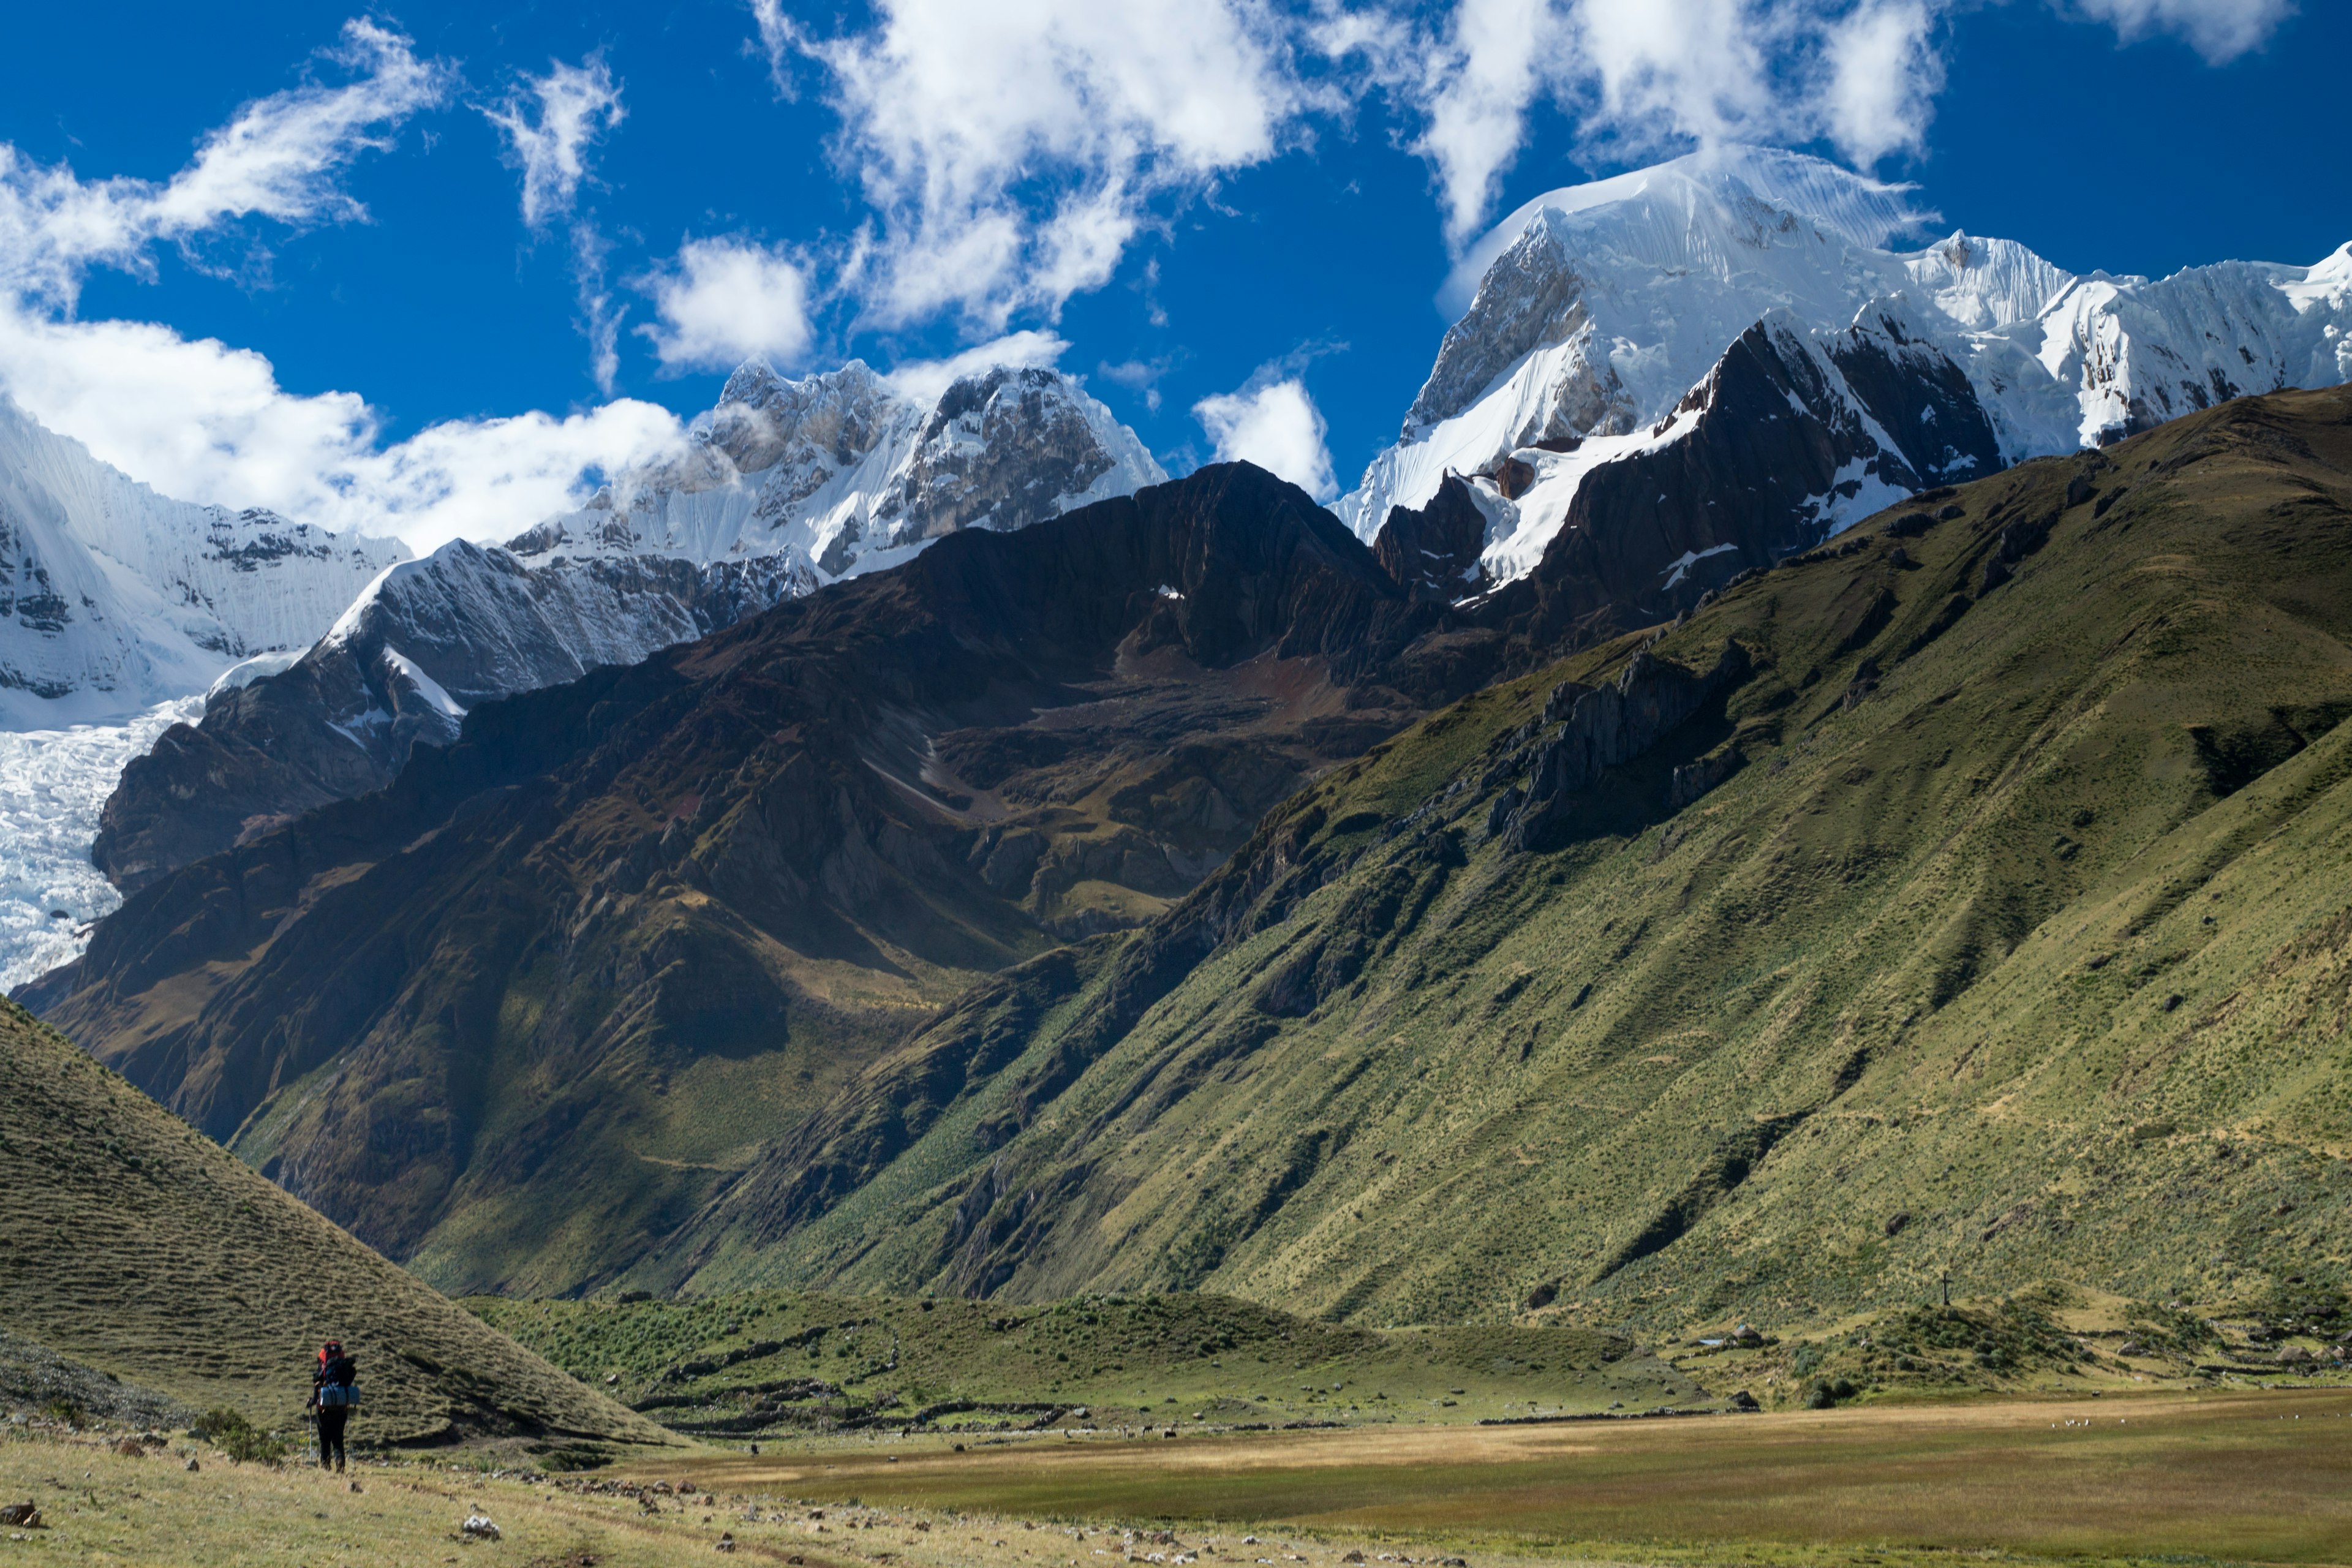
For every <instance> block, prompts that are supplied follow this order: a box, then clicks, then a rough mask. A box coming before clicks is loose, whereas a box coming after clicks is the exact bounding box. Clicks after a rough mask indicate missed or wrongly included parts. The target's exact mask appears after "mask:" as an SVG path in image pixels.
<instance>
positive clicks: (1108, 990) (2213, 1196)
mask: <svg viewBox="0 0 2352 1568" xmlns="http://www.w3.org/2000/svg"><path fill="white" fill-rule="evenodd" d="M2347 713H2352V393H2347V392H2345V391H2343V390H2330V391H2326V392H2321V393H2292V394H2280V395H2271V396H2267V397H2263V398H2256V399H2249V400H2240V401H2235V402H2231V403H2229V404H2227V405H2223V406H2221V407H2220V408H2218V409H2215V410H2211V411H2209V412H2207V413H2203V414H2199V415H2193V416H2189V417H2188V418H2185V419H2183V420H2180V421H2179V422H2177V423H2175V424H2172V425H2169V426H2164V427H2162V428H2161V429H2159V430H2158V431H2156V432H2154V433H2151V434H2148V435H2145V436H2141V437H2134V438H2132V439H2130V440H2127V441H2126V442H2124V443H2121V444H2119V445H2118V446H2116V447H2112V448H2110V449H2108V450H2107V451H2105V452H2104V453H2093V454H2084V455H2081V456H2077V457H2072V458H2059V459H2044V460H2040V461H2035V462H2030V463H2027V464H2024V465H2021V466H2020V467H2018V468H2014V469H2011V470H2010V471H2009V472H2007V473H2005V474H2003V475H2000V476H1999V477H1996V478H1993V479H1987V480H1983V481H1979V482H1978V483H1976V484H1972V485H1969V486H1966V487H1962V488H1960V489H1958V491H1957V492H1956V494H1955V495H1954V496H1953V497H1952V498H1950V499H1949V500H1948V501H1947V502H1946V503H1945V504H1943V505H1942V506H1939V507H1937V508H1936V509H1934V510H1924V509H1922V510H1902V511H1897V512H1894V513H1889V514H1885V515H1884V516H1882V517H1881V518H1880V519H1878V520H1877V521H1874V522H1872V523H1869V524H1866V525H1864V526H1862V527H1860V528H1857V529H1855V530H1853V531H1851V532H1850V533H1848V534H1847V535H1845V536H1843V538H1841V539H1840V540H1838V541H1836V542H1832V543H1831V544H1829V545H1827V546H1825V547H1823V548H1822V549H1821V550H1819V551H1816V552H1811V553H1809V554H1808V555H1805V556H1803V557H1801V558H1800V559H1798V560H1796V561H1794V562H1791V563H1787V564H1785V565H1783V566H1781V567H1780V569H1777V570H1774V571H1771V572H1769V573H1763V574H1754V575H1751V576H1750V577H1748V579H1747V580H1745V581H1742V582H1739V583H1737V584H1733V585H1731V586H1730V587H1729V588H1727V590H1726V591H1724V592H1722V593H1721V594H1720V595H1717V596H1716V597H1714V598H1712V599H1711V600H1710V601H1709V602H1708V603H1706V604H1705V605H1703V606H1702V607H1700V608H1699V609H1698V610H1697V611H1696V613H1694V614H1692V615H1690V616H1688V617H1687V618H1685V619H1683V620H1681V621H1679V622H1678V623H1677V624H1675V625H1674V626H1672V627H1671V628H1670V629H1667V630H1665V634H1664V636H1663V637H1660V636H1657V635H1656V634H1655V633H1654V632H1653V633H1643V634H1640V635H1635V636H1629V637H1624V638H1621V639H1619V640H1616V641H1614V642H1611V643H1608V644H1603V645H1600V646H1596V647H1591V648H1588V649H1586V650H1585V651H1583V652H1581V653H1580V654H1579V655H1577V656H1576V657H1574V658H1570V659H1569V660H1567V661H1565V662H1564V663H1560V664H1558V665H1554V666H1552V667H1551V668H1547V669H1545V670H1543V671H1541V672H1540V673H1538V674H1536V675H1532V676H1529V677H1526V678H1522V679H1517V680H1514V681H1508V682H1505V683H1503V684H1500V685H1497V686H1496V687H1493V688H1490V689H1486V690H1483V691H1480V692H1478V693H1477V694H1475V695H1474V696H1472V697H1470V698H1468V699H1467V700H1465V701H1463V702H1461V703H1459V704H1457V705H1455V706H1454V707H1452V708H1449V709H1447V710H1444V711H1443V712H1440V713H1438V714H1435V715H1433V717H1431V718H1429V719H1427V720H1425V721H1422V722H1421V723H1420V724H1418V725H1417V726H1415V727H1414V728H1413V729H1412V730H1410V731H1406V732H1405V733H1403V734H1402V735H1400V736H1398V737H1397V738H1396V739H1394V740H1392V741H1390V742H1385V743H1383V744H1382V745H1381V746H1380V747H1378V748H1375V750H1374V751H1373V752H1371V753H1370V754H1369V755H1368V756H1367V757H1366V758H1365V759H1363V760H1362V761H1360V762H1359V763H1351V764H1349V766H1347V767H1345V768H1342V769H1340V770H1339V771H1337V772H1336V773H1332V774H1330V775H1328V776H1327V777H1326V778H1325V779H1323V780H1322V781H1320V782H1318V784H1315V785H1314V786H1312V787H1311V788H1309V789H1307V790H1306V791H1303V792H1302V793H1301V794H1300V795H1298V796H1297V797H1295V798H1294V799H1293V800H1292V801H1290V802H1288V803H1286V805H1284V806H1283V807H1282V808H1281V809H1280V810H1278V811H1276V812H1274V813H1272V814H1270V815H1269V816H1267V818H1266V819H1265V821H1264V823H1263V824H1262V825H1261V826H1260V827H1259V829H1258V831H1257V833H1256V834H1255V836H1254V837H1253V838H1252V840H1251V842H1250V843H1249V845H1247V846H1246V847H1244V849H1242V850H1241V851H1240V852H1238V853H1237V854H1236V855H1235V856H1234V858H1233V859H1232V860H1230V861H1229V862H1228V863H1227V864H1226V865H1225V866H1224V867H1223V868H1222V869H1221V870H1220V871H1219V872H1218V873H1217V874H1216V875H1215V876H1213V877H1212V878H1211V879H1208V880H1207V881H1206V882H1204V883H1203V884H1202V886H1201V887H1200V888H1199V889H1196V890H1195V891H1194V892H1193V893H1192V895H1190V896H1189V897H1188V898H1186V899H1185V900H1182V901H1181V902H1180V903H1179V904H1177V905H1176V906H1175V907H1174V908H1172V909H1171V910H1169V911H1168V912H1167V913H1166V914H1164V915H1162V916H1160V918H1158V919H1156V920H1154V921H1151V922H1150V923H1149V924H1147V925H1145V926H1143V927H1141V928H1140V929H1139V930H1137V931H1133V932H1129V933H1125V934H1120V935H1114V936H1107V937H1104V938H1100V939H1097V941H1096V942H1092V943H1088V944H1086V945H1084V946H1081V947H1078V948H1075V949H1071V950H1066V951H1065V952H1059V953H1052V954H1047V955H1045V956H1043V957H1041V958H1039V959H1037V960H1034V961H1033V962H1031V963H1027V964H1025V965H1023V966H1020V967H1017V968H1015V969H1013V970H1010V971H1008V972H1007V973H1004V974H1003V975H1002V976H1000V977H998V978H996V979H994V980H992V981H991V982H989V983H987V984H984V985H982V986H980V987H978V988H976V989H975V990H974V991H972V992H971V993H970V994H967V995H966V996H965V997H964V998H962V999H961V1001H959V1002H958V1003H957V1004H956V1005H953V1006H951V1007H950V1008H949V1009H948V1010H947V1011H946V1012H944V1013H943V1014H942V1015H941V1016H940V1018H939V1019H938V1020H937V1021H936V1022H934V1023H933V1024H931V1025H930V1026H929V1027H928V1028H926V1029H925V1030H924V1031H923V1032H922V1033H920V1034H919V1035H918V1036H916V1037H913V1038H912V1039H911V1040H910V1041H909V1042H908V1044H907V1045H905V1046H904V1047H900V1048H899V1049H898V1050H896V1051H894V1052H892V1053H890V1054H889V1055H887V1057H885V1058H882V1059H881V1060H879V1061H877V1063H875V1064H874V1065H873V1066H872V1067H870V1068H867V1069H866V1071H865V1072H864V1073H863V1074H861V1075H860V1076H859V1077H858V1078H857V1079H856V1080H855V1081H853V1082H852V1083H851V1084H850V1085H849V1087H848V1088H847V1089H845V1091H844V1092H843V1093H842V1094H841V1095H840V1096H839V1098H838V1099H837V1100H835V1103H834V1104H833V1105H832V1106H831V1107H829V1108H827V1109H826V1110H824V1112H823V1113H822V1114H821V1115H820V1116H818V1117H816V1118H814V1119H813V1120H812V1121H809V1122H808V1123H807V1124H805V1125H804V1126H803V1128H801V1129H799V1130H797V1131H794V1132H793V1133H792V1134H790V1135H789V1136H787V1137H785V1138H783V1139H781V1140H779V1141H778V1142H777V1143H776V1144H775V1146H774V1147H773V1149H772V1151H771V1152H770V1153H769V1155H768V1156H767V1157H766V1158H764V1159H761V1160H760V1161H757V1162H755V1163H752V1164H751V1167H750V1168H749V1169H748V1170H747V1171H746V1173H744V1174H743V1175H742V1176H741V1177H740V1178H739V1179H738V1180H736V1181H735V1182H734V1183H733V1184H730V1186H729V1188H728V1189H727V1190H726V1191H725V1192H723V1193H722V1194H719V1197H718V1198H717V1199H716V1201H714V1202H713V1203H712V1204H711V1205H709V1208H708V1209H707V1210H706V1211H705V1212H704V1214H703V1215H700V1216H698V1219H697V1221H696V1222H695V1224H693V1225H692V1226H689V1227H688V1229H687V1230H686V1231H684V1232H682V1233H681V1235H680V1237H678V1238H677V1240H676V1241H674V1242H673V1243H672V1244H670V1245H669V1246H668V1247H666V1248H665V1249H664V1251H663V1252H662V1253H661V1254H660V1255H658V1256H657V1257H656V1258H654V1259H652V1260H650V1261H649V1262H648V1264H647V1265H646V1267H644V1268H641V1269H640V1270H639V1271H638V1272H637V1274H636V1276H635V1278H636V1279H637V1280H638V1281H640V1282H642V1283H645V1284H646V1285H649V1286H656V1287H667V1288H675V1289H683V1290H686V1291H688V1292H702V1291H709V1290H714V1289H723V1288H728V1287H731V1286H735V1285H740V1284H744V1283H751V1282H776V1283H786V1284H793V1285H798V1286H803V1287H822V1288H827V1289H895V1290H906V1289H915V1288H924V1289H940V1290H941V1291H948V1292H972V1293H985V1294H989V1295H992V1296H993V1297H996V1298H999V1299H1003V1300H1049V1299H1053V1298H1056V1297H1062V1296H1066V1295H1070V1294H1074V1293H1077V1292H1082V1291H1101V1290H1111V1291H1134V1290H1152V1289H1194V1288H1199V1289H1217V1290H1222V1291H1226V1292H1231V1293H1234V1294H1239V1295H1243V1296H1246V1297H1249V1298H1252V1299H1255V1300H1265V1301H1279V1302H1281V1303H1282V1304H1284V1305H1285V1306H1286V1308H1288V1309H1289V1310H1299V1311H1304V1312H1307V1313H1311V1314H1319V1315H1323V1316H1326V1317H1328V1318H1331V1319H1335V1320H1339V1321H1351V1322H1361V1323H1366V1324H1371V1325H1380V1324H1384V1323H1400V1322H1407V1323H1409V1322H1433V1321H1507V1320H1512V1319H1515V1318H1528V1317H1534V1318H1545V1317H1550V1316H1560V1315H1566V1316H1569V1317H1570V1318H1573V1319H1583V1320H1592V1319H1596V1318H1597V1319H1599V1320H1601V1321H1608V1322H1611V1323H1617V1322H1628V1323H1632V1324H1634V1325H1636V1326H1637V1327H1638V1328H1639V1329H1640V1331H1643V1332H1651V1331H1658V1330H1659V1329H1661V1328H1671V1327H1674V1326H1677V1325H1679V1324H1682V1323H1685V1322H1688V1321H1693V1320H1695V1319H1699V1320H1712V1319H1714V1318H1716V1317H1718V1316H1719V1317H1722V1318H1724V1319H1726V1320H1730V1319H1733V1318H1736V1317H1754V1318H1756V1319H1758V1321H1772V1322H1778V1323H1789V1322H1792V1321H1797V1322H1801V1321H1818V1320H1821V1319H1823V1318H1835V1317H1838V1316H1839V1315H1841V1314H1843V1313H1846V1312H1850V1311H1855V1310H1871V1309H1874V1308H1875V1307H1878V1306H1885V1305H1899V1304H1903V1303H1907V1302H1916V1301H1918V1300H1926V1299H1928V1298H1929V1297H1930V1296H1932V1294H1933V1293H1934V1291H1935V1289H1937V1279H1938V1278H1939V1276H1940V1275H1941V1273H1942V1272H1943V1271H1944V1270H1946V1269H1949V1270H1950V1271H1951V1273H1952V1275H1953V1278H1954V1279H1955V1281H1956V1284H1957V1288H1958V1289H1960V1290H1961V1291H1963V1292H1979V1291H1987V1290H2001V1289H2012V1288H2015V1287H2018V1286H2020V1285H2023V1284H2028V1283H2032V1282H2033V1281H2035V1280H2038V1279H2045V1278H2051V1277H2056V1278H2060V1279H2075V1280H2077V1281H2080V1282H2083V1283H2085V1284H2089V1285H2093V1286H2095V1287H2097V1288H2099V1289H2112V1290H2117V1291H2121V1292H2124V1293H2127V1294H2131V1295H2136V1296H2140V1297H2144V1298H2148V1299H2156V1300H2167V1299H2189V1300H2214V1299H2216V1298H2217V1297H2219V1298H2223V1299H2227V1298H2229V1297H2232V1296H2238V1295H2246V1294H2255V1293H2259V1292H2260V1290H2261V1289H2263V1283H2264V1281H2265V1280H2277V1279H2317V1280H2322V1281H2325V1280H2328V1279H2340V1278H2341V1277H2342V1276H2343V1275H2344V1273H2345V1271H2346V1268H2347V1262H2352V1259H2347V1256H2346V1251H2345V1241H2344V1238H2345V1237H2346V1235H2347V1229H2346V1219H2347V1213H2346V1210H2347V1202H2352V1162H2347V1160H2346V1159H2345V1158H2344V1150H2345V1149H2346V1148H2347V1134H2352V1120H2347V1118H2352V1080H2347V1058H2346V1057H2345V1052H2344V1047H2343V1042H2344V1039H2345V1037H2346V1032H2347V1026H2352V1003H2347V989H2346V984H2345V976H2346V974H2347V972H2352V894H2347V889H2352V876H2347V871H2352V866H2347V847H2352V727H2347V726H2345V725H2344V724H2343V723H2342V720H2343V719H2344V717H2345V716H2346V715H2347Z"/></svg>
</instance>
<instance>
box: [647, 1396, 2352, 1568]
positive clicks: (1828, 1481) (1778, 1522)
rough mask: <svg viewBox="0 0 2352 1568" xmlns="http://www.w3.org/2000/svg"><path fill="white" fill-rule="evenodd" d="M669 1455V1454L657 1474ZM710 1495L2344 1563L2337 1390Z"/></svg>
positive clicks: (1032, 1452)
mask: <svg viewBox="0 0 2352 1568" xmlns="http://www.w3.org/2000/svg"><path fill="white" fill-rule="evenodd" d="M674 1468H675V1467H674ZM683 1471H684V1473H686V1474H690V1475H692V1476H695V1477H697V1478H698V1479H701V1480H702V1481H703V1482H704V1484H707V1485H715V1486H719V1487H720V1488H721V1489H730V1488H732V1489H744V1490H751V1489H761V1490H772V1491H784V1492H793V1493H797V1494H803V1495H808V1496H813V1497H821V1498H832V1499H842V1498H847V1497H853V1496H855V1497H858V1498H861V1499H862V1500H864V1501H865V1502H866V1503H867V1504H879V1505H883V1506H892V1507H901V1506H923V1507H930V1508H940V1509H951V1510H984V1511H988V1512H992V1513H1004V1512H1013V1513H1030V1514H1034V1515H1043V1516H1053V1517H1068V1518H1097V1519H1122V1520H1154V1519H1166V1520H1174V1521H1214V1522H1215V1523H1217V1524H1221V1525H1224V1526H1228V1527H1231V1526H1237V1525H1243V1524H1250V1523H1255V1524H1256V1525H1257V1526H1258V1527H1259V1528H1261V1529H1265V1528H1275V1527H1285V1528H1293V1529H1299V1530H1307V1531H1318V1532H1345V1533H1348V1534H1356V1533H1360V1532H1373V1533H1378V1534H1395V1535H1398V1536H1401V1537H1408V1538H1412V1537H1433V1538H1437V1539H1441V1540H1447V1541H1455V1542H1476V1543H1481V1544H1483V1545H1485V1546H1486V1547H1488V1548H1507V1549H1513V1550H1549V1549H1568V1548H1573V1549H1576V1550H1578V1551H1580V1552H1601V1553H1604V1554H1610V1555H1625V1554H1628V1553H1632V1554H1633V1555H1643V1554H1647V1553H1654V1552H1660V1551H1674V1550H1676V1549H1685V1550H1690V1551H1695V1552H1697V1553H1699V1554H1700V1555H1701V1556H1703V1557H1705V1556H1709V1555H1714V1554H1720V1553H1724V1552H1729V1553H1731V1554H1733V1555H1735V1556H1743V1557H1744V1556H1746V1555H1748V1554H1751V1553H1753V1552H1758V1551H1767V1552H1772V1551H1788V1550H1797V1551H1800V1552H1801V1551H1806V1550H1827V1551H1831V1552H1848V1551H1854V1550H1861V1549H1870V1548H1888V1549H1897V1550H1904V1549H1909V1550H1943V1551H1950V1550H1968V1551H1988V1550H1990V1551H2002V1552H2023V1553H2031V1554H2036V1555H2041V1554H2051V1555H2067V1556H2075V1555H2090V1556H2096V1557H2102V1558H2129V1557H2137V1556H2144V1555H2166V1554H2178V1553H2183V1552H2186V1553H2194V1554H2199V1555H2204V1556H2211V1557H2219V1558H2231V1559H2249V1560H2259V1561H2265V1562H2294V1563H2343V1562H2347V1561H2352V1391H2346V1390H2343V1389H2324V1390H2310V1391H2299V1392H2294V1393H2284V1392H2282V1393H2264V1392H2248V1393H2243V1394H2234V1393H2233V1394H2203V1395H2179V1394H2158V1395H2147V1396H2143V1397H2139V1398H2131V1397H2126V1396H2122V1395H2112V1396H2108V1397H2105V1398H2100V1399H2081V1400H2075V1401H2016V1402H2003V1403H1983V1404H1967V1405H1901V1406H1879V1407H1874V1408H1862V1409H1848V1410H1836V1411H1822V1412H1807V1413H1790V1414H1786V1415H1750V1416H1726V1417H1704V1418H1689V1419H1682V1420H1672V1421H1666V1420H1645V1421H1626V1422H1583V1423H1575V1424H1564V1425H1559V1426H1517V1427H1481V1428H1469V1429H1465V1428H1462V1427H1434V1428H1433V1427H1406V1428H1385V1429H1374V1430H1364V1429H1360V1430H1355V1431H1348V1432H1335V1433H1325V1432H1316V1433H1283V1434H1265V1435H1251V1436H1233V1437H1223V1438H1216V1437H1206V1438H1198V1439H1190V1438H1179V1439H1177V1440H1175V1441H1173V1442H1171V1441H1168V1440H1165V1439H1160V1440H1156V1441H1149V1442H1138V1443H1122V1444H1097V1443H1078V1442H1063V1441H1061V1440H1058V1439H1055V1440H1050V1441H1046V1442H1034V1441H1032V1442H1026V1443H1021V1444H1017V1445H1016V1444H1007V1445H1005V1446H1003V1447H974V1448H972V1449H971V1451H967V1452H964V1453H957V1452H954V1451H953V1450H952V1449H951V1448H948V1449H942V1448H940V1447H936V1446H932V1447H922V1448H912V1447H909V1448H905V1449H901V1450H900V1451H899V1455H898V1458H897V1462H892V1457H891V1456H890V1455H889V1454H888V1453H887V1452H886V1451H883V1450H882V1448H881V1447H880V1446H877V1447H875V1448H872V1449H867V1448H862V1447H847V1448H840V1447H836V1448H831V1449H822V1450H805V1451H800V1452H793V1453H788V1454H771V1455H763V1456H761V1457H760V1458H752V1457H751V1456H749V1455H732V1456H727V1457H723V1458H721V1457H709V1456H706V1457H699V1458H695V1459H692V1460H690V1461H688V1462H687V1464H686V1465H685V1466H684V1467H683Z"/></svg>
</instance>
